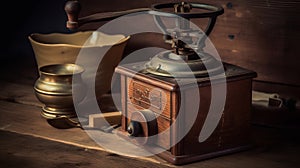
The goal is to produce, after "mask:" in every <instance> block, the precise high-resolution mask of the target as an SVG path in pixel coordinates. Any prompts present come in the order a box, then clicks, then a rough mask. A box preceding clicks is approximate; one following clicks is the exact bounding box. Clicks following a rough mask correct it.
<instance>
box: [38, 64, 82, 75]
mask: <svg viewBox="0 0 300 168" xmlns="http://www.w3.org/2000/svg"><path fill="white" fill-rule="evenodd" d="M66 66H75V67H77V69H75V70H73V71H69V72H67V73H54V72H46V71H45V70H44V69H48V68H51V67H66ZM39 71H40V73H41V74H43V75H49V76H71V75H76V74H81V73H83V72H84V68H83V67H82V66H80V65H77V64H71V63H70V64H49V65H45V66H42V67H40V68H39Z"/></svg>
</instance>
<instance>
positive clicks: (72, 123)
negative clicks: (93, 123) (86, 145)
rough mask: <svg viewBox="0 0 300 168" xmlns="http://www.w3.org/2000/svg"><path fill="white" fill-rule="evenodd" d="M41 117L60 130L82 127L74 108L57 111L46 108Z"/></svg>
mask: <svg viewBox="0 0 300 168" xmlns="http://www.w3.org/2000/svg"><path fill="white" fill-rule="evenodd" d="M41 116H42V117H43V118H45V119H46V120H47V122H48V124H50V125H51V126H53V127H55V128H58V129H68V128H73V127H81V126H80V124H79V122H78V120H77V115H76V113H75V111H74V108H65V109H57V108H51V107H46V106H44V107H43V108H42V112H41Z"/></svg>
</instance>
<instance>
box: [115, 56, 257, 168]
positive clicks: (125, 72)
mask: <svg viewBox="0 0 300 168" xmlns="http://www.w3.org/2000/svg"><path fill="white" fill-rule="evenodd" d="M144 64H145V62H139V63H133V64H126V65H121V66H118V67H117V68H116V72H117V73H118V74H120V78H121V99H122V113H123V116H122V125H121V128H120V131H119V132H121V133H122V134H123V135H125V136H124V137H129V133H132V132H133V131H134V136H137V137H144V140H143V141H142V142H141V141H139V142H135V140H134V138H128V139H129V140H130V141H132V142H133V143H138V144H140V145H141V147H145V148H146V149H148V150H149V151H151V149H154V148H162V149H164V150H165V151H164V152H161V153H159V154H158V155H159V156H160V157H162V158H163V159H165V160H167V161H168V162H170V163H172V164H177V165H178V164H186V163H190V162H194V161H199V160H203V159H208V158H212V157H216V156H220V155H224V154H229V153H233V152H237V151H241V150H245V149H247V148H249V146H250V145H251V141H250V137H249V135H250V133H249V131H250V130H249V129H250V111H251V98H252V94H251V93H252V78H254V77H256V73H255V72H253V71H249V70H247V69H244V68H241V67H238V66H235V65H231V64H227V63H223V65H224V69H226V70H225V76H226V87H227V88H226V100H225V106H224V110H223V113H222V116H221V119H220V120H219V121H218V125H217V127H216V128H215V130H214V131H213V133H212V134H211V135H210V136H209V138H207V139H206V140H205V141H203V142H199V134H200V131H201V130H202V127H203V124H204V123H205V119H206V118H207V114H208V111H209V108H210V103H211V97H212V96H211V81H210V79H209V78H208V77H201V78H197V79H196V80H197V87H189V82H188V79H186V78H182V79H181V80H183V83H184V85H183V87H180V89H179V87H178V84H177V82H176V80H175V79H174V78H170V77H162V76H157V75H153V74H150V73H147V72H145V71H139V70H138V69H141V68H140V67H141V66H144ZM185 80H186V82H185ZM213 80H217V78H214V79H213ZM216 85H218V84H216ZM185 86H186V87H185ZM216 87H218V86H216ZM150 92H151V94H150ZM195 92H199V95H200V103H199V102H195V101H197V99H193V98H191V97H190V96H187V95H193V93H195ZM150 102H151V103H150ZM195 103H198V104H199V110H198V114H197V115H196V116H195V118H196V119H195V122H194V123H193V125H192V127H191V129H190V130H189V131H188V133H187V134H186V135H185V136H184V137H183V138H182V139H181V140H180V141H179V142H178V143H176V144H175V145H170V144H172V142H174V141H175V140H176V136H178V135H179V134H180V131H182V130H183V129H182V128H184V127H185V125H186V124H187V123H188V122H189V121H187V118H190V117H191V116H188V115H190V114H189V108H190V107H191V106H193V104H195ZM145 109H147V110H145ZM179 109H183V114H182V116H181V117H180V119H178V120H177V121H176V118H177V115H178V113H179ZM150 113H151V114H150ZM147 115H148V116H147ZM149 115H150V116H151V115H152V116H155V119H154V120H151V121H147V118H149ZM150 118H151V117H150ZM136 119H140V120H138V121H139V124H138V125H139V127H140V128H139V129H137V128H135V127H136V125H133V124H132V123H131V122H132V121H133V122H135V120H136ZM141 120H143V121H144V122H141ZM175 121H176V124H174V125H175V126H172V127H171V128H170V126H171V125H172V124H173V123H174V122H175ZM135 123H136V122H135ZM128 127H130V128H131V129H136V130H129V129H128ZM166 130H167V131H169V132H168V133H169V134H166V135H167V136H160V137H157V138H156V139H155V140H153V139H151V141H150V140H148V139H147V137H148V136H152V135H155V134H158V133H161V132H163V131H166ZM128 132H129V133H128Z"/></svg>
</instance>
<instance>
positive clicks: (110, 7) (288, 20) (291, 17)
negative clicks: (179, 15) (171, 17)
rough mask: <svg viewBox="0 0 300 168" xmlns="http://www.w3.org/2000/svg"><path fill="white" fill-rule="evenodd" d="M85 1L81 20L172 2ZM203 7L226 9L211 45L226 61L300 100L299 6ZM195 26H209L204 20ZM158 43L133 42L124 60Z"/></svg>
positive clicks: (249, 1) (243, 0) (235, 0)
mask: <svg viewBox="0 0 300 168" xmlns="http://www.w3.org/2000/svg"><path fill="white" fill-rule="evenodd" d="M187 1H190V0H187ZM80 2H81V3H82V12H81V16H86V15H89V14H92V13H95V12H106V11H118V10H125V9H132V8H140V7H149V6H150V5H151V4H153V3H162V2H169V1H167V0H162V1H158V0H144V1H137V0H134V1H123V0H122V1H121V0H111V1H105V2H104V1H98V0H80ZM172 2H173V1H172ZM178 2H179V1H178ZM199 2H200V1H199ZM201 2H203V3H214V4H219V5H221V6H222V7H223V8H224V9H225V13H224V14H223V15H221V16H219V17H218V19H217V22H216V25H215V28H214V29H213V31H212V33H211V34H210V40H211V41H212V43H213V44H214V46H215V47H216V49H217V51H218V53H219V54H220V56H221V58H222V60H223V61H225V62H228V63H232V64H236V65H239V66H242V67H245V68H248V69H251V70H254V71H256V72H257V73H258V78H257V80H261V81H269V82H273V83H275V84H276V83H277V84H280V85H286V84H287V85H286V86H287V87H286V90H285V91H287V90H289V93H290V94H291V95H293V96H295V95H297V94H296V93H293V90H294V89H295V88H294V87H289V84H292V85H295V86H296V87H297V88H296V89H298V88H299V87H300V85H299V83H300V77H299V72H300V67H299V64H300V59H299V58H298V55H299V54H300V51H299V50H298V41H299V40H300V31H298V30H299V29H300V22H299V20H300V10H299V9H300V1H298V0H288V1H280V0H267V1H261V0H231V1H227V0H216V1H213V2H212V1H210V0H202V1H201ZM118 4H122V5H118ZM193 22H195V23H199V24H205V21H199V22H197V21H193ZM102 24H104V23H98V24H97V23H94V24H91V25H86V27H83V29H89V28H91V29H95V28H98V27H99V26H100V25H102ZM200 27H203V25H200ZM155 44H156V45H162V46H163V45H164V44H163V42H162V40H161V38H160V37H146V38H142V37H139V38H135V37H133V38H132V39H131V40H130V42H129V43H128V46H127V47H126V49H125V55H126V54H128V53H130V52H132V51H134V50H136V49H139V48H143V47H145V46H153V45H155ZM164 46H165V47H166V45H164ZM272 86H273V84H271V83H269V84H267V85H266V86H265V87H263V89H267V88H269V87H272ZM254 89H256V88H255V87H254Z"/></svg>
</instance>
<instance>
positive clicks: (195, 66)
mask: <svg viewBox="0 0 300 168" xmlns="http://www.w3.org/2000/svg"><path fill="white" fill-rule="evenodd" d="M193 57H194V58H193V59H188V60H184V59H182V58H183V57H182V56H181V55H177V54H175V53H173V52H172V51H171V50H170V51H164V52H161V53H159V54H157V55H156V56H154V57H153V58H152V59H151V60H150V61H149V62H147V63H146V64H145V67H146V71H147V72H149V73H151V74H154V75H159V76H164V77H206V76H209V75H216V74H219V73H221V72H223V64H222V62H221V61H219V60H217V59H215V58H214V57H213V56H212V55H210V54H208V53H205V52H199V53H197V58H196V57H195V56H193Z"/></svg>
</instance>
